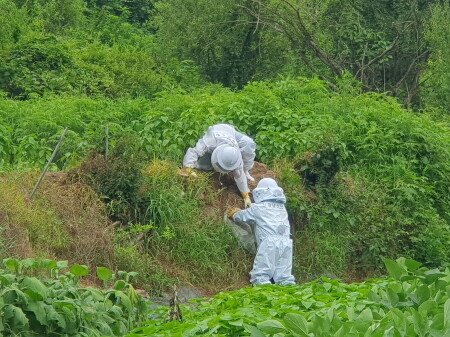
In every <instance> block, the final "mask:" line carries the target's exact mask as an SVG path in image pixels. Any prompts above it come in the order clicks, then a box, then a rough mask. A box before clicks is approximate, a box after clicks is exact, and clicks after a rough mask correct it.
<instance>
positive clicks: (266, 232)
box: [227, 178, 295, 285]
mask: <svg viewBox="0 0 450 337" xmlns="http://www.w3.org/2000/svg"><path fill="white" fill-rule="evenodd" d="M253 199H255V203H254V204H252V205H251V207H250V208H247V209H245V210H239V209H230V210H228V212H227V213H228V216H229V217H230V218H231V219H232V220H233V221H235V222H244V223H248V224H254V225H255V237H256V244H257V247H258V249H257V253H256V257H255V261H254V263H253V269H252V271H251V272H250V282H251V283H252V284H270V283H272V282H274V283H277V284H283V285H288V284H295V278H294V276H293V275H292V254H293V251H292V239H291V238H290V224H289V220H288V213H287V211H286V207H285V206H284V204H285V203H286V197H285V196H284V192H283V189H282V188H281V187H279V186H278V185H277V183H276V181H275V180H273V179H272V178H264V179H261V181H260V182H259V183H258V186H257V187H256V188H255V189H254V190H253Z"/></svg>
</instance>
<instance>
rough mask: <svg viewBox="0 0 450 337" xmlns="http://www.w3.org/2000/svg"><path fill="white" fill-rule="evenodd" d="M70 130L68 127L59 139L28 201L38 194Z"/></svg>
mask: <svg viewBox="0 0 450 337" xmlns="http://www.w3.org/2000/svg"><path fill="white" fill-rule="evenodd" d="M68 129H69V128H68V127H66V128H65V129H64V132H63V133H62V135H61V137H60V138H59V141H58V144H56V146H55V149H54V150H53V153H52V156H51V157H50V159H49V160H48V162H47V165H45V167H44V170H43V171H42V173H41V176H40V177H39V180H38V181H37V183H36V185H35V186H34V188H33V191H32V192H31V194H30V196H29V198H28V201H31V199H33V196H34V194H35V193H36V191H37V189H38V187H39V185H40V184H41V182H42V179H44V176H45V173H47V171H48V168H49V167H50V164H51V163H52V161H53V159H55V156H56V153H57V152H58V150H59V147H60V146H61V144H62V142H63V140H64V137H65V136H66V132H67V130H68Z"/></svg>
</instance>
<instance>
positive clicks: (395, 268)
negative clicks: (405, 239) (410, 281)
mask: <svg viewBox="0 0 450 337" xmlns="http://www.w3.org/2000/svg"><path fill="white" fill-rule="evenodd" d="M383 262H384V264H385V266H386V269H387V271H388V272H389V274H390V275H391V276H392V277H393V278H395V279H396V280H400V278H401V277H402V275H405V274H407V273H406V270H405V269H404V268H403V267H402V266H401V265H400V264H399V263H397V262H395V261H393V260H391V259H387V258H386V259H384V260H383Z"/></svg>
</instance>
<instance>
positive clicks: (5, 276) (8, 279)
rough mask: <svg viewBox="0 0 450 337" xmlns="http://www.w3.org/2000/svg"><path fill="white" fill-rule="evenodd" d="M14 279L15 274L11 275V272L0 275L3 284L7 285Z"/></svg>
mask: <svg viewBox="0 0 450 337" xmlns="http://www.w3.org/2000/svg"><path fill="white" fill-rule="evenodd" d="M15 281H16V275H13V274H3V275H0V282H1V284H2V285H3V286H8V285H10V284H11V283H13V282H15Z"/></svg>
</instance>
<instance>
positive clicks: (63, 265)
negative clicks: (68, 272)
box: [56, 260, 69, 270]
mask: <svg viewBox="0 0 450 337" xmlns="http://www.w3.org/2000/svg"><path fill="white" fill-rule="evenodd" d="M68 266H69V261H67V260H63V261H58V262H56V267H57V268H58V269H60V270H61V269H64V268H67V267H68Z"/></svg>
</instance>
